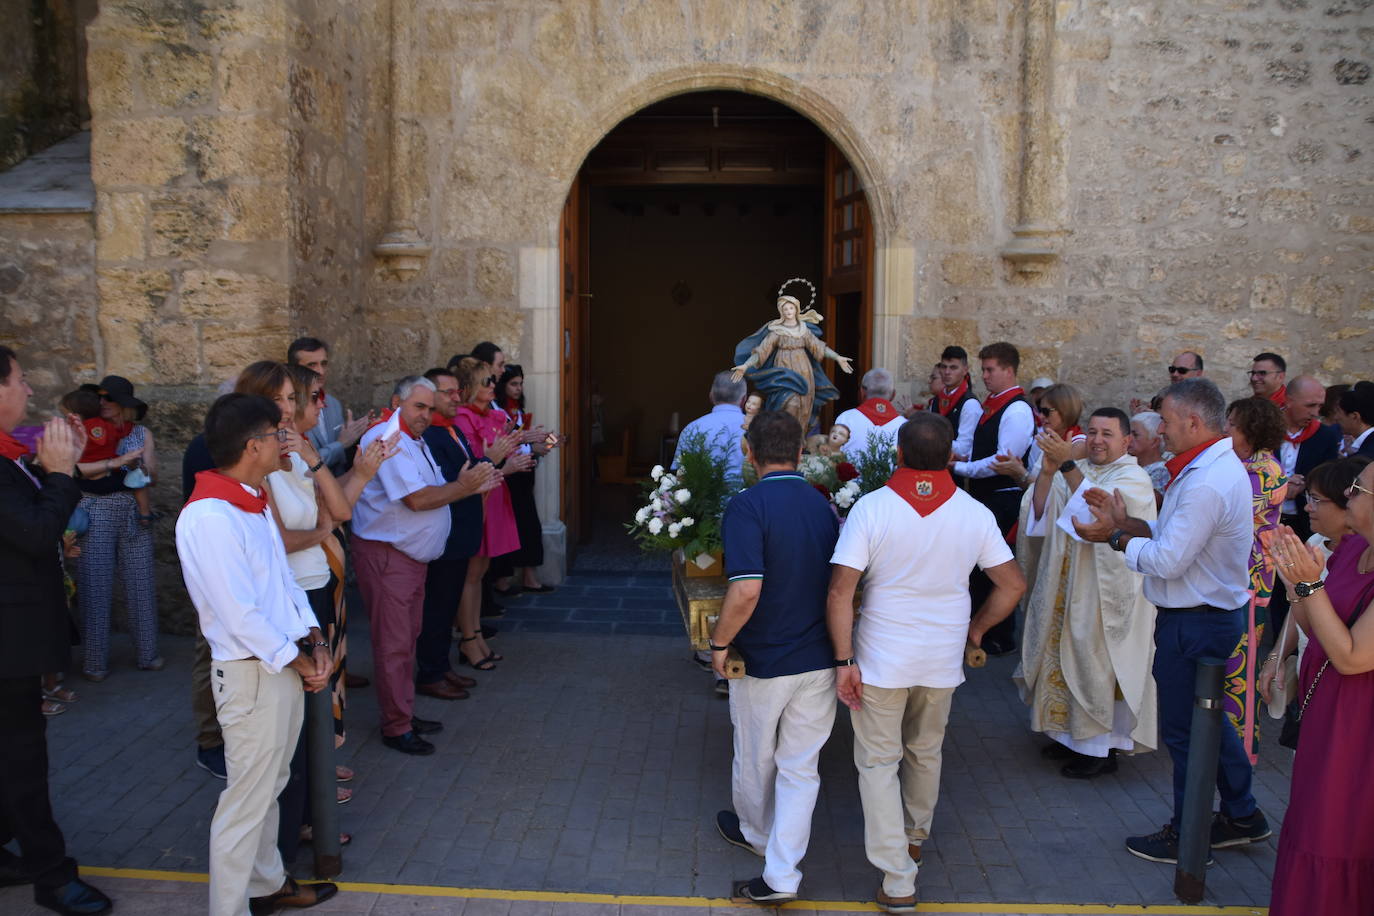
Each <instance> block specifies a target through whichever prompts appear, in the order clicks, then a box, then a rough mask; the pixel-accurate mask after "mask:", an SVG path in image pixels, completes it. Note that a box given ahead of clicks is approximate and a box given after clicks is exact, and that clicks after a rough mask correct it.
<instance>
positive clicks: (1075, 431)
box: [1064, 426, 1083, 442]
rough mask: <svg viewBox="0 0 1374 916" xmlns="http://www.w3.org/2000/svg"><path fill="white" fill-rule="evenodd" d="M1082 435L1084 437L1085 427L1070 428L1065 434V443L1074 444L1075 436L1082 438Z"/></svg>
mask: <svg viewBox="0 0 1374 916" xmlns="http://www.w3.org/2000/svg"><path fill="white" fill-rule="evenodd" d="M1081 435H1083V427H1081V426H1070V427H1069V428H1068V429H1067V430H1066V431H1065V432H1064V441H1065V442H1072V441H1073V437H1074V436H1081Z"/></svg>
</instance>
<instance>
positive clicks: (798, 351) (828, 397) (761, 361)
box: [734, 280, 854, 434]
mask: <svg viewBox="0 0 1374 916" xmlns="http://www.w3.org/2000/svg"><path fill="white" fill-rule="evenodd" d="M792 282H795V281H792V280H789V281H787V283H784V284H783V285H782V288H781V289H779V290H778V293H779V295H778V317H777V318H775V319H774V320H772V321H770V322H768V323H766V324H765V325H763V327H761V328H759V329H758V330H757V331H755V332H754V333H753V334H751V335H749V336H748V337H746V338H744V340H741V341H740V342H739V344H738V345H737V346H736V347H735V363H736V365H735V367H734V369H735V371H734V379H735V381H739V380H740V379H741V378H748V380H749V383H750V384H751V385H753V386H754V388H755V390H756V391H758V392H759V393H760V394H762V395H763V398H764V405H763V406H764V409H765V410H782V411H786V412H787V413H790V414H791V415H792V416H794V417H796V418H797V421H798V422H799V423H801V427H802V432H803V433H804V434H805V433H807V432H809V431H810V430H811V428H812V426H813V425H814V424H815V421H816V415H817V414H819V413H820V409H821V406H822V405H824V404H825V403H826V402H827V401H833V400H835V399H836V398H837V397H839V392H838V391H836V390H835V386H834V385H832V384H831V383H830V379H829V378H827V377H826V374H825V368H824V367H823V366H822V364H821V360H823V359H826V358H827V357H828V358H830V359H833V360H835V362H836V363H838V364H839V367H840V368H841V369H843V370H844V371H845V373H846V374H848V373H852V372H853V371H854V368H853V366H852V365H850V362H849V359H848V358H847V357H844V356H841V355H840V354H838V353H836V352H835V351H834V350H832V349H830V348H829V347H827V346H826V345H825V341H824V340H823V339H822V338H821V329H820V322H821V316H820V315H819V314H818V313H817V312H816V311H815V310H814V309H812V308H811V307H810V306H808V307H807V309H806V311H805V312H803V311H802V307H801V302H800V301H799V300H798V299H797V298H796V297H795V296H788V295H783V290H785V289H787V286H788V284H790V283H792ZM807 285H808V286H809V285H810V284H807ZM814 302H815V293H814V289H813V292H812V303H813V304H814Z"/></svg>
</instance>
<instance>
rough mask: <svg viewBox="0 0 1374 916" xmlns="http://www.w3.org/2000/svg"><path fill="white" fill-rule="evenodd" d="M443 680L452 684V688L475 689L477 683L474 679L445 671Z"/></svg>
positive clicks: (455, 672)
mask: <svg viewBox="0 0 1374 916" xmlns="http://www.w3.org/2000/svg"><path fill="white" fill-rule="evenodd" d="M444 680H446V681H448V682H449V683H450V684H452V685H453V686H454V687H476V686H477V681H476V679H475V678H470V677H463V676H462V675H461V674H459V673H458V672H457V671H445V672H444Z"/></svg>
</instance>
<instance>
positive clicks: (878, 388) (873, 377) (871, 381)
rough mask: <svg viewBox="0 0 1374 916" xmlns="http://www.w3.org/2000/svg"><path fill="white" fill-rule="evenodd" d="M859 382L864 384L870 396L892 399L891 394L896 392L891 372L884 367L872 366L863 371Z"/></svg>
mask: <svg viewBox="0 0 1374 916" xmlns="http://www.w3.org/2000/svg"><path fill="white" fill-rule="evenodd" d="M859 384H861V385H863V386H864V390H865V391H867V392H868V396H869V397H870V398H887V399H888V400H889V401H890V400H892V396H893V395H894V394H896V393H897V385H896V383H895V382H893V381H892V373H891V372H888V371H887V370H886V369H881V368H873V369H869V370H868V371H867V372H865V373H864V377H863V380H862V381H861V382H859Z"/></svg>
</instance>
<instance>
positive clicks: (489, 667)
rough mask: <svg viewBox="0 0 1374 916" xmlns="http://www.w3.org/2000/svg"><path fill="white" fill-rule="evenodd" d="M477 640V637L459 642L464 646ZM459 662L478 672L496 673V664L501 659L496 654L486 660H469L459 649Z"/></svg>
mask: <svg viewBox="0 0 1374 916" xmlns="http://www.w3.org/2000/svg"><path fill="white" fill-rule="evenodd" d="M476 638H477V637H476V636H468V637H465V638H463V639H460V640H458V644H459V645H462V644H463V643H465V642H472V641H473V640H474V639H476ZM458 660H459V661H460V662H462V663H463V664H464V665H470V666H471V667H473V668H475V669H477V670H478V671H495V670H496V665H495V664H494V663H495V662H497V661H499V660H500V659H499V658H498V657H497V656H496V654H495V653H493V654H491V655H488V656H487V657H486V658H479V659H478V660H477V661H473V660H472V659H470V658H468V657H467V656H466V655H464V654H463V650H462V649H459V650H458Z"/></svg>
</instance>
